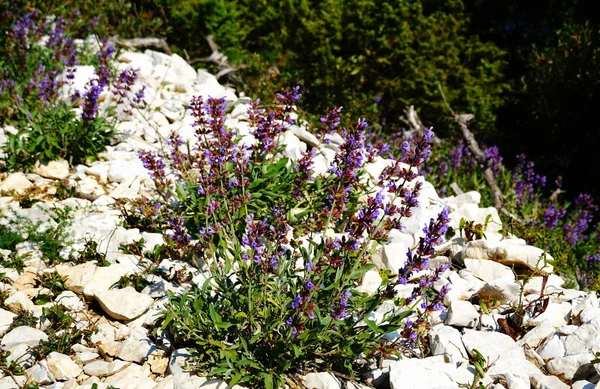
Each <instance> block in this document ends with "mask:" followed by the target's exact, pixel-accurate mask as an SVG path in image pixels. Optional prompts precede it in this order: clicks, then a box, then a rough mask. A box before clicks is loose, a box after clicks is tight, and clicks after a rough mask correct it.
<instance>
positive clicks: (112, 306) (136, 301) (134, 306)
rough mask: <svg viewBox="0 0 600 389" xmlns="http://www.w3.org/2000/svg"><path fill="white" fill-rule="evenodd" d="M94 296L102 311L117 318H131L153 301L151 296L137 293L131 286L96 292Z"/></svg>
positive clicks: (139, 314) (148, 306) (143, 310)
mask: <svg viewBox="0 0 600 389" xmlns="http://www.w3.org/2000/svg"><path fill="white" fill-rule="evenodd" d="M95 296H96V300H97V301H98V303H100V306H101V307H102V309H103V310H104V312H106V313H107V314H108V315H109V316H110V317H112V318H113V319H117V320H133V319H135V318H137V317H139V316H141V315H142V314H143V313H144V312H146V311H147V310H148V308H150V305H152V303H153V302H154V299H153V298H152V297H150V296H147V295H145V294H141V293H138V292H137V291H136V290H135V289H134V288H132V287H131V286H128V287H127V288H124V289H116V290H107V291H104V292H97V293H96V295H95Z"/></svg>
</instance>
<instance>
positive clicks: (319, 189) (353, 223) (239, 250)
mask: <svg viewBox="0 0 600 389" xmlns="http://www.w3.org/2000/svg"><path fill="white" fill-rule="evenodd" d="M298 98H299V94H298V88H295V89H293V90H292V91H289V92H286V93H283V94H277V96H276V99H275V101H274V104H273V105H270V106H261V105H259V103H258V102H255V103H253V104H252V105H251V108H250V109H249V112H248V114H249V123H250V128H251V130H250V132H251V134H252V136H253V138H254V140H255V141H254V142H251V143H250V144H248V143H247V138H246V141H245V142H242V140H243V137H241V136H239V135H238V134H235V133H234V132H233V131H231V130H230V129H227V128H226V127H225V126H224V115H225V112H226V105H225V103H224V101H223V100H221V99H212V98H209V99H208V100H206V101H204V100H202V99H201V98H195V99H194V100H192V103H191V106H190V108H191V111H192V114H193V115H194V116H195V120H196V123H195V128H196V143H195V144H187V145H185V144H183V143H182V141H181V139H180V138H179V137H178V136H177V135H176V134H172V135H171V137H170V142H169V149H168V150H167V151H166V152H165V156H166V159H163V158H161V156H159V155H156V154H154V153H152V152H140V157H141V159H142V161H143V162H144V165H145V166H146V167H147V168H148V169H149V170H150V172H151V178H152V180H153V181H154V183H155V185H156V189H157V192H158V199H157V200H154V201H152V200H146V201H144V202H143V203H141V204H140V203H138V204H137V205H138V206H137V207H136V208H134V209H133V210H132V212H133V213H136V215H135V217H132V220H138V221H140V219H144V218H145V215H147V216H148V217H149V218H150V219H151V222H148V223H141V224H146V225H148V226H156V225H162V226H163V227H162V228H163V230H164V229H167V232H166V233H165V239H166V241H167V246H169V247H170V249H169V250H170V251H171V252H172V253H173V255H171V257H172V258H181V259H185V260H187V261H190V262H193V263H194V264H196V265H197V266H200V267H201V268H203V269H205V270H206V271H207V273H208V274H207V280H206V282H204V283H202V284H201V285H195V286H193V288H192V290H190V291H189V292H185V293H183V294H180V295H171V296H170V301H169V303H168V304H167V305H166V310H165V311H164V312H163V313H162V314H161V316H160V318H159V323H158V324H160V326H162V328H165V329H168V330H169V331H170V332H171V333H172V334H173V336H174V338H175V339H176V341H177V342H180V343H181V344H183V345H187V346H191V347H194V348H195V349H196V350H197V354H195V357H194V358H193V360H192V361H191V365H190V368H191V369H192V370H193V371H196V372H198V373H202V374H207V375H210V376H216V377H221V378H225V379H227V380H228V381H229V384H230V385H232V384H234V383H235V382H238V381H239V382H246V383H248V384H250V385H252V386H254V387H258V386H260V387H266V388H274V387H282V386H283V385H284V384H285V382H286V375H290V374H294V373H297V372H300V371H308V370H310V369H313V368H318V369H334V370H337V371H340V372H343V373H345V374H353V372H354V371H355V368H356V366H355V365H354V363H355V362H356V361H357V359H359V358H366V359H369V358H372V357H374V356H376V355H382V354H383V355H389V354H390V353H395V352H397V350H398V349H399V347H400V343H398V341H396V342H394V343H390V344H388V345H382V344H381V343H380V342H381V341H382V336H383V335H385V334H387V333H389V332H392V331H396V330H399V331H401V332H402V333H403V336H405V337H406V338H407V339H408V341H410V342H416V341H418V339H419V337H420V336H421V335H423V333H424V328H425V326H426V312H428V311H431V310H436V309H440V308H441V307H442V305H441V302H440V299H441V298H442V297H443V296H444V294H445V287H444V288H442V289H441V290H435V289H433V282H434V281H435V280H436V279H437V278H438V276H439V273H440V272H441V271H443V270H445V268H446V267H445V266H442V267H438V268H436V269H433V270H432V271H431V272H429V273H426V274H425V275H420V274H419V275H415V273H416V272H417V271H418V270H424V269H428V268H429V265H428V261H427V258H428V257H429V256H431V255H432V254H433V253H434V249H433V246H434V245H435V244H437V243H439V242H440V241H441V239H442V236H443V235H444V233H445V232H446V229H447V223H448V217H447V211H446V210H444V211H443V212H442V213H441V214H440V216H439V218H438V219H437V220H433V219H432V220H431V222H430V224H429V226H426V227H425V230H424V231H425V233H426V235H425V236H424V237H423V238H422V239H421V241H420V243H419V245H418V247H417V248H416V249H414V253H413V252H409V253H408V260H407V263H406V267H405V268H403V269H399V270H398V273H399V274H398V275H397V276H396V275H392V274H391V273H390V272H389V271H380V272H379V273H380V276H381V278H382V280H383V281H382V284H381V286H380V287H379V288H378V290H377V291H376V292H374V293H372V294H367V293H362V292H359V291H358V290H357V289H356V286H357V285H358V282H359V281H360V280H361V279H362V277H363V276H364V274H365V273H366V272H367V271H369V270H373V269H375V265H374V264H372V263H370V258H371V256H372V255H373V253H374V252H375V250H376V249H377V247H378V245H380V244H384V243H385V242H386V241H387V238H388V233H389V232H390V231H391V230H392V229H395V228H396V229H397V228H400V227H401V220H402V218H403V217H407V216H409V215H410V210H411V208H412V207H414V206H415V205H416V204H417V200H416V198H417V196H418V193H419V191H420V188H421V184H420V183H419V182H418V180H416V177H417V175H416V173H415V172H414V171H413V170H411V168H410V167H411V166H412V167H413V168H412V169H414V168H415V167H417V166H419V165H421V164H422V163H423V161H424V160H425V159H426V158H427V157H428V155H429V148H430V146H429V142H430V141H431V138H432V137H433V133H432V132H431V131H428V132H427V133H426V135H425V137H424V138H422V139H419V140H418V141H416V143H415V144H413V145H410V144H409V143H406V144H405V146H404V149H403V150H404V151H405V153H404V155H403V157H402V158H401V160H398V161H395V162H394V163H392V164H391V165H390V166H389V167H388V168H386V169H385V170H384V171H383V172H382V174H381V177H380V181H379V183H378V185H379V186H376V185H374V184H373V183H372V182H370V181H369V180H367V179H366V176H365V174H364V172H363V170H362V169H363V167H364V164H365V163H367V162H368V161H372V160H373V159H374V158H375V157H376V155H375V154H373V153H371V152H369V151H367V148H366V145H365V138H364V134H363V133H364V131H365V129H366V128H367V123H366V122H365V121H364V120H359V121H358V123H356V124H354V125H352V126H349V127H347V128H341V127H340V126H339V122H340V119H339V113H340V111H341V109H334V110H333V111H331V112H330V113H329V115H328V117H326V118H323V119H322V121H321V125H320V131H321V133H320V137H321V138H322V139H323V141H325V136H326V135H327V134H332V133H334V132H336V133H338V134H339V135H341V136H342V137H343V139H344V142H343V144H342V145H340V146H339V150H338V151H337V153H336V156H335V158H334V160H333V162H332V163H331V165H330V166H329V168H328V170H327V174H318V175H317V174H314V170H313V169H315V166H314V165H313V161H312V158H313V157H314V156H315V154H314V153H315V152H316V149H314V150H307V151H306V152H305V153H303V155H302V157H301V158H299V159H298V160H297V161H295V162H294V161H292V160H290V159H289V158H286V157H284V156H283V155H282V152H283V148H282V147H283V146H282V145H280V143H279V142H280V137H279V135H280V134H281V133H282V132H283V131H285V130H286V129H287V128H288V127H289V126H290V125H291V124H292V123H293V121H292V120H291V119H290V113H291V112H292V107H293V105H294V104H295V101H296V100H297V99H298ZM132 216H134V215H132ZM414 277H417V278H419V277H420V285H421V286H420V287H417V288H415V290H414V292H413V294H412V295H411V296H409V297H406V298H402V299H401V298H398V297H397V296H396V292H395V289H394V287H395V286H396V285H398V284H402V283H407V282H408V281H409V279H412V278H414ZM386 301H388V302H389V303H392V304H391V305H389V306H388V309H387V313H385V314H384V316H383V318H382V320H379V321H375V320H374V319H373V316H372V315H374V311H375V310H376V309H377V308H378V307H380V306H381V305H382V303H384V302H386ZM389 303H388V304H389ZM417 307H419V308H418V309H417ZM415 313H418V314H417V318H418V319H417V320H413V321H408V322H407V321H406V320H405V319H406V318H407V317H408V316H410V315H411V314H415Z"/></svg>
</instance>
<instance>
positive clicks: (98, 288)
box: [83, 264, 137, 298]
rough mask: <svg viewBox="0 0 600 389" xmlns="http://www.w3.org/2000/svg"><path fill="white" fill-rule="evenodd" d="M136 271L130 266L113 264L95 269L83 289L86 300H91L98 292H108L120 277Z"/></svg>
mask: <svg viewBox="0 0 600 389" xmlns="http://www.w3.org/2000/svg"><path fill="white" fill-rule="evenodd" d="M136 271H137V269H136V268H135V267H132V266H131V265H124V264H115V265H110V266H106V267H97V268H96V271H95V272H94V274H93V275H92V277H91V278H90V280H89V281H88V283H87V284H86V285H85V286H84V288H83V294H84V296H85V297H86V298H93V297H94V296H96V295H97V294H98V293H100V292H104V291H107V290H109V289H110V288H111V287H112V286H113V285H114V284H115V283H117V282H118V281H119V280H120V279H121V277H123V276H126V275H129V274H133V273H135V272H136Z"/></svg>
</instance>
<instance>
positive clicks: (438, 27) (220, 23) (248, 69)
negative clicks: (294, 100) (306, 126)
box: [167, 0, 508, 133]
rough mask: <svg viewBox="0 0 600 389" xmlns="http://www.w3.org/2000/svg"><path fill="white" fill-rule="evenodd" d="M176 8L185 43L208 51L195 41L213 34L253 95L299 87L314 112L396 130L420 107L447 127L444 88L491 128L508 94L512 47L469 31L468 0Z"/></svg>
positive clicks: (222, 2)
mask: <svg viewBox="0 0 600 389" xmlns="http://www.w3.org/2000/svg"><path fill="white" fill-rule="evenodd" d="M167 3H168V9H169V10H170V12H171V13H170V16H171V20H172V22H173V23H172V24H173V27H174V30H173V34H172V38H173V39H172V41H173V42H175V45H176V46H178V47H179V49H183V48H186V49H188V50H191V52H195V50H194V48H197V50H201V52H200V53H199V54H200V55H207V51H206V50H207V49H208V47H207V45H206V43H205V42H203V40H201V39H200V40H198V39H194V40H193V41H194V42H198V41H199V43H195V44H194V45H192V46H190V44H189V43H188V42H190V39H189V38H188V37H190V36H194V37H198V36H207V35H208V34H212V35H213V36H214V38H215V42H216V43H217V44H218V45H219V48H220V50H221V51H223V52H224V53H225V54H227V55H229V56H230V57H231V58H232V59H233V60H234V61H237V62H241V63H243V64H244V65H246V66H242V68H241V69H240V76H241V78H242V79H243V80H244V83H245V84H244V86H245V88H244V90H250V91H252V93H254V94H256V95H259V96H263V97H265V96H267V95H268V94H269V93H273V92H274V91H275V90H278V89H280V88H281V87H282V86H284V85H289V84H290V83H299V84H301V85H303V87H304V91H305V95H306V103H305V108H306V109H307V111H308V112H312V113H317V112H322V111H324V110H325V109H326V108H327V107H331V106H334V105H341V104H344V105H345V106H346V109H347V110H348V112H349V113H350V114H357V113H360V114H361V115H367V118H370V119H372V121H373V123H378V124H380V125H387V126H386V131H388V132H390V133H392V132H394V131H395V130H397V129H398V128H399V124H400V122H399V119H398V117H399V116H400V114H401V112H402V109H403V108H405V107H406V106H407V105H411V104H412V105H415V106H418V107H420V109H421V110H422V117H423V118H424V120H425V121H430V122H434V121H435V122H440V118H441V117H443V116H445V115H446V113H445V109H446V108H445V106H444V103H443V101H442V99H441V96H440V94H439V91H438V86H437V85H438V83H440V84H441V85H442V87H443V88H444V90H445V91H446V96H447V97H448V100H449V102H450V104H452V106H453V107H455V109H458V110H464V111H468V112H473V113H475V115H476V117H477V119H478V123H479V124H480V127H481V129H486V130H491V129H492V125H493V123H494V120H495V110H496V109H497V108H498V107H499V106H501V105H502V104H503V102H504V97H503V93H504V92H505V91H507V90H508V84H507V83H505V82H504V80H503V78H504V76H503V74H502V71H503V67H504V65H505V62H504V59H503V53H502V51H501V50H499V49H498V48H497V47H496V46H494V45H493V44H489V43H483V42H481V41H480V40H479V39H478V38H477V37H476V36H474V35H469V27H468V24H469V19H468V15H467V14H466V13H465V12H464V10H463V7H462V3H461V2H460V1H456V0H449V1H444V2H442V3H441V4H440V5H439V6H438V7H436V8H435V9H425V6H424V5H423V2H420V1H416V2H415V1H404V0H401V1H399V0H393V1H373V0H352V1H336V0H334V1H326V2H323V1H311V0H295V1H291V2H286V3H273V2H267V1H261V2H256V1H229V0H196V1H168V2H167ZM253 54H257V55H258V57H256V56H253ZM269 68H271V70H270V71H267V69H269ZM265 87H268V90H265ZM376 120H377V122H376Z"/></svg>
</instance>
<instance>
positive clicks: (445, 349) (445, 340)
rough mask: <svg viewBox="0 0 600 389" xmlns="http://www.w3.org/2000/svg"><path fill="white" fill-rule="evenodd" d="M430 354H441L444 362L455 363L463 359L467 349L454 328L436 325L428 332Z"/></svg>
mask: <svg viewBox="0 0 600 389" xmlns="http://www.w3.org/2000/svg"><path fill="white" fill-rule="evenodd" d="M429 341H430V344H431V353H432V355H443V356H444V359H445V362H447V363H454V364H457V363H459V362H461V361H464V360H465V357H466V356H467V350H466V349H465V346H464V345H463V342H462V339H461V333H460V331H458V330H457V329H456V328H453V327H450V326H447V325H438V326H435V327H434V328H432V330H431V332H430V333H429Z"/></svg>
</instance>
